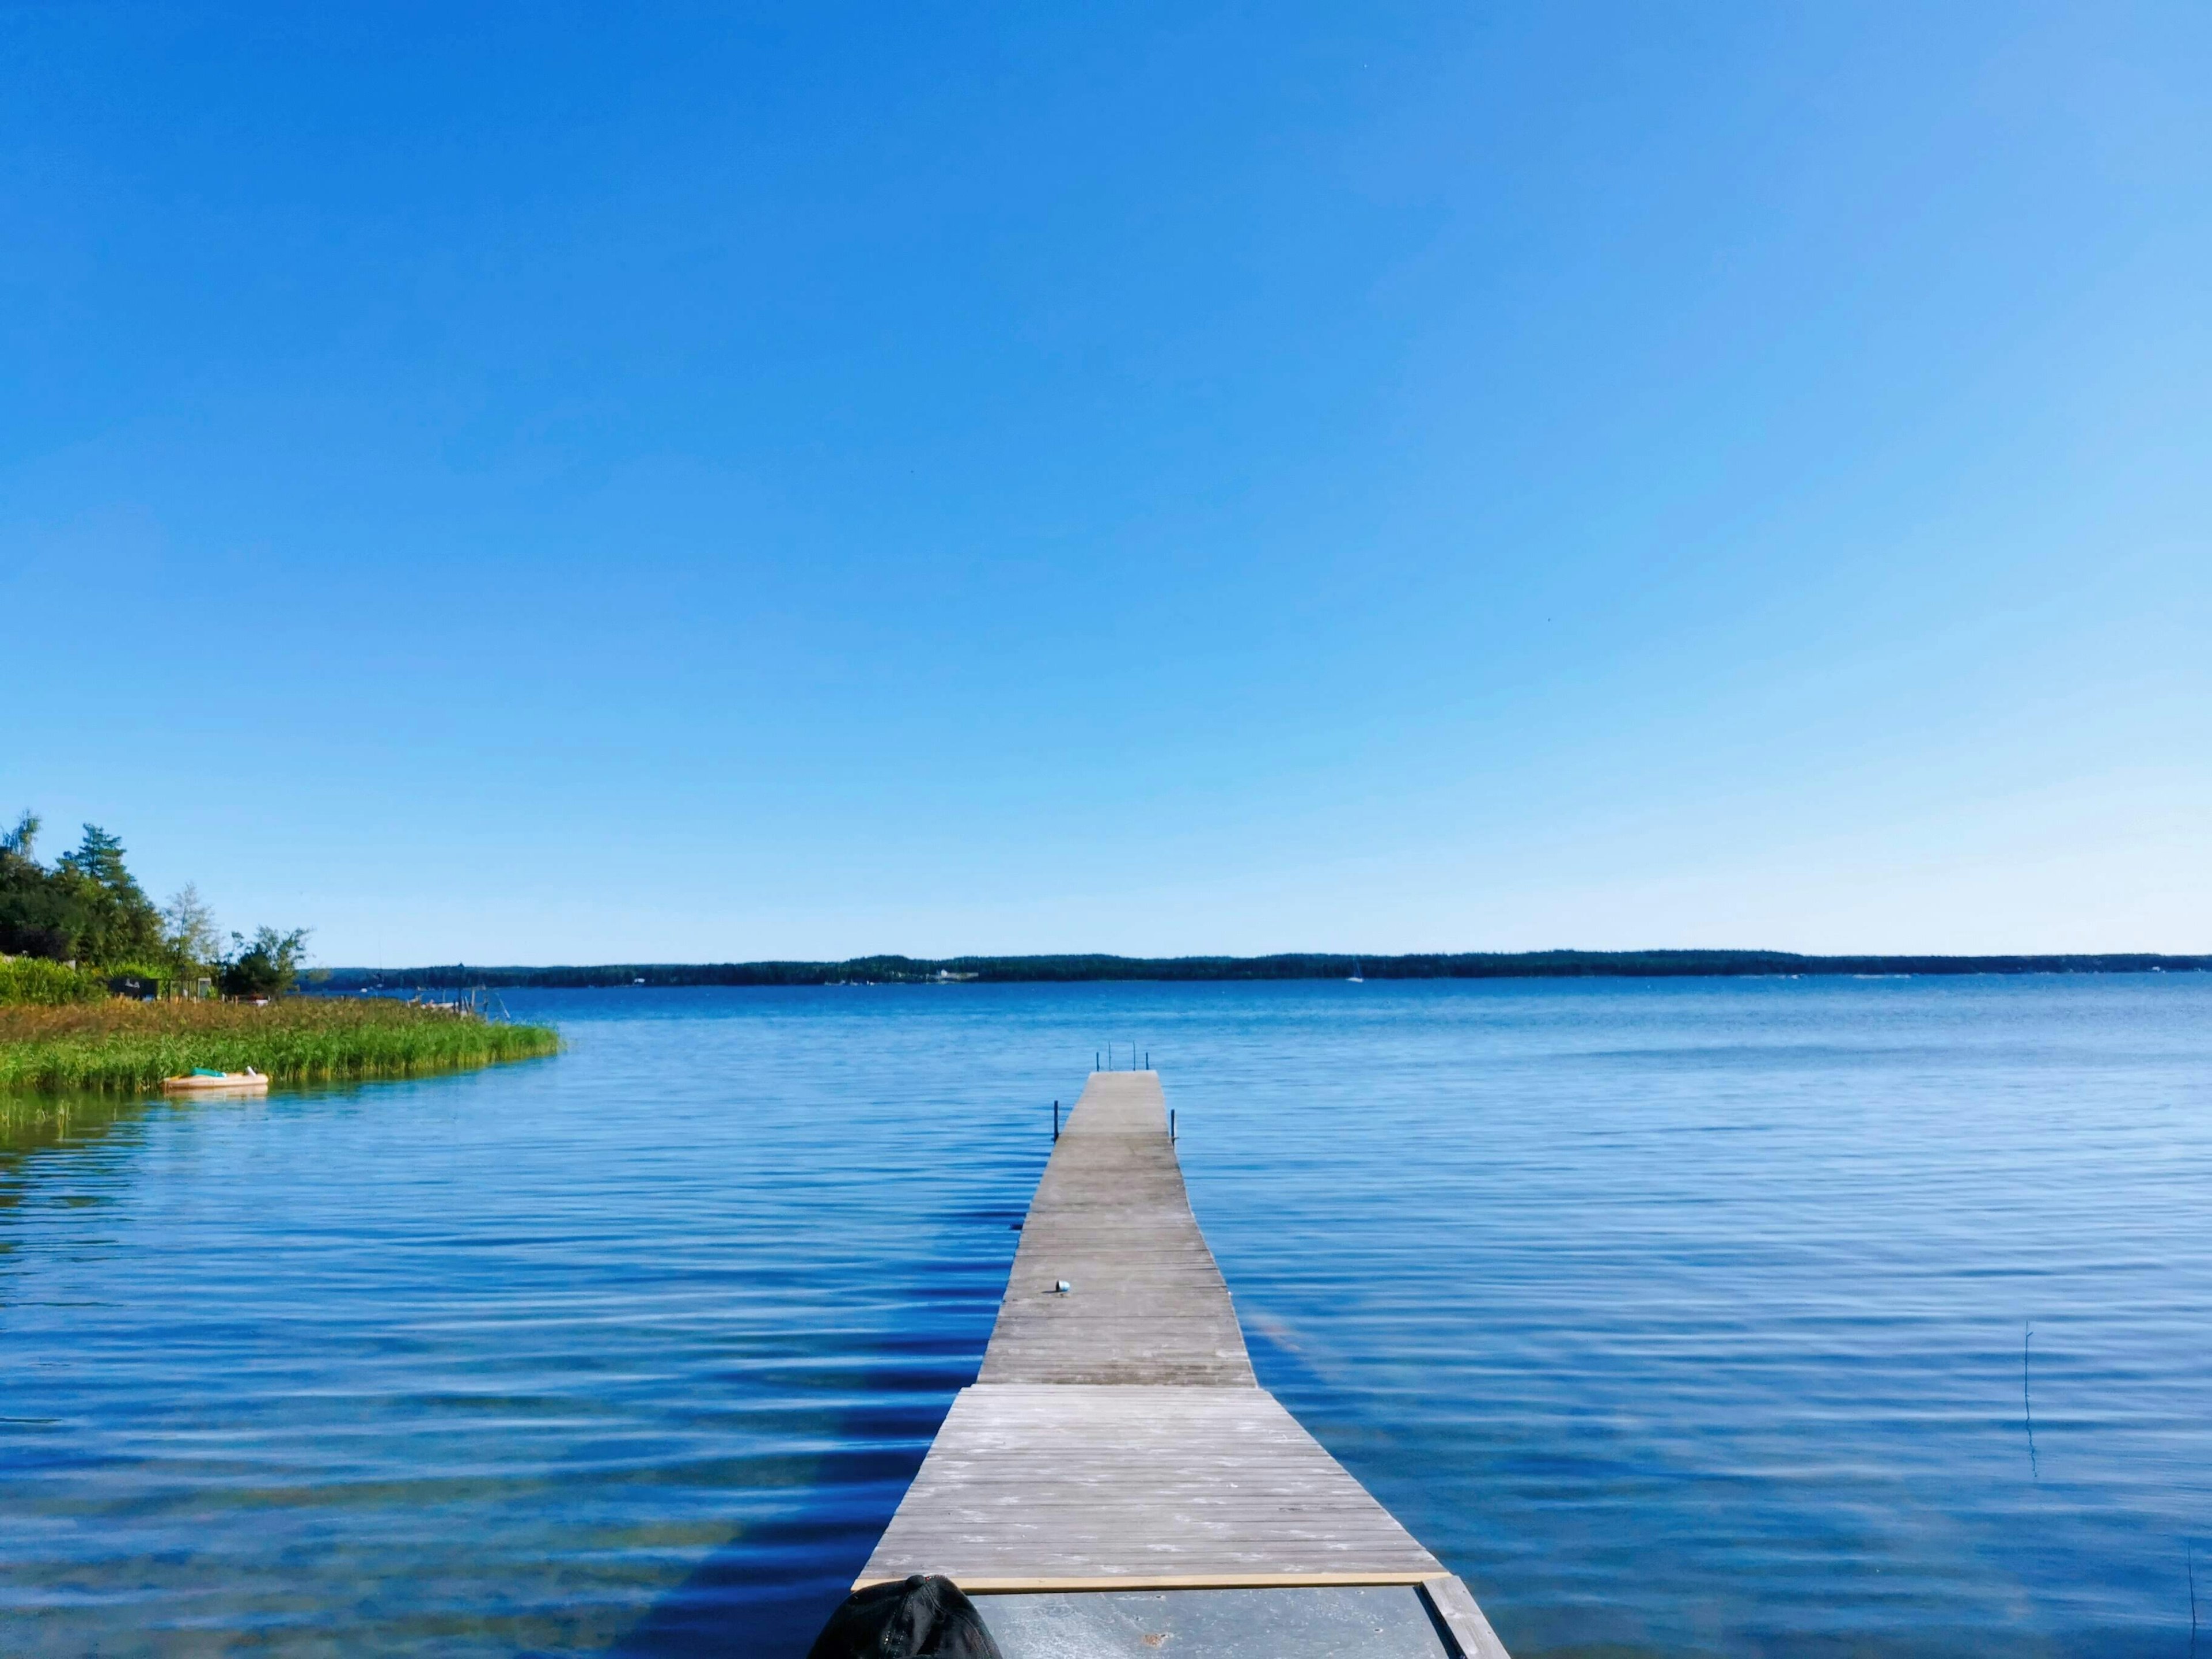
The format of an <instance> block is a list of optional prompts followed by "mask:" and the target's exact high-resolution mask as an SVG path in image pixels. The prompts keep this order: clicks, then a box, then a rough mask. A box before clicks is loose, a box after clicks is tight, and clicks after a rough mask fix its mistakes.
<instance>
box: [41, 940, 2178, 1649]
mask: <svg viewBox="0 0 2212 1659" xmlns="http://www.w3.org/2000/svg"><path fill="white" fill-rule="evenodd" d="M508 1001H509V1003H510V1005H511V1006H513V1009H514V1011H515V1012H516V1013H517V1014H518V1015H519V1016H532V1017H542V1018H550V1019H552V1020H554V1021H556V1022H557V1023H558V1024H560V1025H561V1026H562V1028H563V1030H564V1031H565V1032H566V1034H567V1036H568V1041H569V1043H570V1048H569V1051H568V1053H567V1054H564V1055H562V1057H561V1058H559V1059H557V1060H549V1061H541V1062H533V1063H531V1064H528V1065H524V1066H515V1067H512V1068H508V1069H505V1070H501V1071H495V1072H491V1073H481V1074H478V1075H475V1076H470V1077H461V1078H449V1079H436V1080H431V1081H426V1082H422V1083H415V1084H397V1085H374V1086H370V1087H365V1088H353V1089H331V1090H323V1091H300V1092H294V1093H278V1094H276V1095H275V1096H272V1097H270V1099H269V1100H268V1101H267V1102H266V1103H251V1104H245V1103H212V1102H209V1103H197V1104H190V1105H180V1106H174V1107H172V1106H167V1105H164V1104H161V1103H134V1104H130V1105H126V1106H116V1105H108V1106H104V1107H103V1106H100V1105H98V1104H85V1105H82V1106H78V1107H75V1108H72V1109H70V1111H69V1112H68V1113H67V1115H65V1116H64V1117H62V1118H59V1119H57V1118H55V1117H54V1116H52V1115H25V1114H23V1113H22V1112H21V1111H20V1110H18V1111H16V1112H15V1115H13V1116H12V1117H6V1116H4V1115H0V1133H4V1134H5V1136H7V1137H8V1138H7V1139H0V1148H4V1150H0V1651H5V1652H6V1653H9V1654H10V1655H72V1656H74V1655H80V1654H90V1653H99V1654H101V1655H106V1656H124V1655H134V1654H162V1655H202V1654H218V1653H221V1654H231V1653H240V1652H252V1653H255V1654H263V1653H269V1654H280V1655H285V1656H301V1655H337V1654H341V1653H343V1654H349V1655H355V1654H366V1653H376V1654H401V1655H429V1654H435V1655H441V1656H447V1655H453V1656H459V1655H468V1656H476V1655H501V1656H513V1655H523V1654H533V1655H535V1654H619V1655H629V1656H649V1655H690V1654H709V1653H724V1652H730V1653H745V1654H759V1655H765V1656H771V1659H773V1656H775V1655H778V1654H792V1655H797V1654H800V1653H803V1651H804V1650H805V1645H806V1643H807V1641H808V1640H809V1639H810V1638H811V1635H812V1633H813V1632H814V1630H815V1628H816V1627H817V1626H818V1624H819V1622H820V1620H821V1619H822V1618H823V1615H824V1614H825V1613H826V1612H827V1610H828V1609H829V1607H830V1606H831V1605H832V1604H833V1603H834V1602H835V1601H836V1599H837V1598H838V1596H839V1595H840V1594H842V1588H843V1586H844V1585H845V1584H846V1583H848V1581H849V1579H850V1578H851V1577H852V1575H853V1573H854V1571H855V1570H856V1569H857V1568H858V1567H859V1565H860V1562H861V1561H862V1560H863V1559H865V1557H866V1554H867V1552H868V1547H869V1546H870V1544H871V1543H872V1541H873V1539H874V1537H875V1534H877V1532H878V1530H879V1529H880V1528H881V1527H882V1525H883V1523H884V1521H885V1520H886V1519H887V1518H888V1516H889V1515H890V1510H891V1509H892V1507H893V1506H894V1505H895V1504H896V1502H897V1500H898V1498H899V1495H900V1493H901V1492H902V1490H903V1489H904V1486H905V1484H906V1482H907V1480H908V1478H909V1477H910V1476H911V1475H912V1474H913V1472H914V1469H915V1467H916V1465H917V1464H918V1463H919V1462H920V1460H921V1455H922V1452H923V1450H924V1449H926V1447H927V1443H928V1441H929V1438H930V1437H931V1435H932V1433H933V1431H934V1428H935V1426H936V1424H937V1422H938V1420H939V1419H940V1417H941V1416H942V1415H943V1413H944V1412H945V1407H946V1406H947V1404H948V1403H949V1401H950V1400H951V1395H952V1393H953V1391H954V1390H955V1389H957V1388H959V1387H960V1386H961V1385H963V1383H966V1382H968V1381H969V1380H970V1379H971V1378H972V1376H973V1375H974V1372H975V1366H976V1364H977V1362H978V1359H979V1358H980V1356H981V1352H982V1348H983V1344H984V1342H985V1340H986V1339H987V1336H988V1334H989V1331H990V1325H991V1319H992V1316H993V1313H994V1310H995V1306H996V1303H997V1299H998V1296H999V1293H1000V1289H1001V1287H1002V1285H1003V1283H1004V1279H1005V1274H1006V1267H1007V1265H1008V1263H1009V1261H1011V1260H1012V1251H1013V1245H1014V1243H1015V1237H1016V1236H1015V1234H1014V1233H1013V1231H1011V1224H1012V1222H1013V1221H1014V1220H1016V1219H1018V1218H1019V1217H1020V1215H1021V1213H1022V1212H1023V1210H1024V1207H1025V1206H1026V1205H1027V1203H1028V1200H1029V1196H1030V1190H1031V1188H1032V1187H1033V1186H1034V1184H1035V1182H1036V1176H1037V1174H1038V1171H1039V1170H1041V1169H1042V1165H1043V1162H1044V1158H1045V1157H1046V1154H1047V1152H1048V1149H1049V1145H1050V1118H1051V1102H1052V1100H1053V1099H1054V1097H1055V1096H1056V1097H1060V1099H1061V1100H1063V1101H1068V1102H1072V1101H1073V1098H1074V1097H1075V1095H1076V1094H1077V1093H1078V1092H1079V1090H1080V1089H1081V1087H1082V1084H1083V1078H1084V1073H1085V1072H1086V1071H1088V1070H1089V1068H1090V1066H1091V1057H1092V1054H1093V1053H1094V1051H1095V1050H1097V1049H1099V1048H1103V1046H1104V1045H1105V1044H1106V1042H1108V1041H1109V1039H1110V1040H1113V1041H1115V1042H1119V1043H1121V1045H1122V1051H1123V1054H1124V1055H1125V1056H1126V1054H1127V1046H1128V1045H1129V1044H1130V1043H1131V1042H1133V1043H1134V1044H1135V1045H1136V1047H1137V1048H1138V1050H1139V1052H1140V1053H1141V1052H1142V1051H1144V1050H1146V1049H1149V1051H1150V1054H1151V1057H1152V1060H1153V1062H1154V1063H1155V1064H1156V1065H1157V1066H1158V1067H1159V1068H1160V1070H1161V1072H1162V1073H1163V1077H1164V1082H1165V1085H1166V1086H1167V1090H1168V1095H1169V1099H1170V1103H1172V1104H1173V1105H1175V1106H1176V1109H1177V1113H1178V1122H1179V1126H1180V1128H1181V1131H1182V1157H1183V1163H1184V1167H1185V1170H1186V1171H1187V1173H1188V1179H1189V1184H1190V1189H1191V1195H1192V1200H1193V1202H1194V1206H1195V1207H1196V1209H1197V1212H1198V1216H1199V1219H1200V1222H1201V1224H1203V1225H1204V1226H1205V1228H1206V1233H1207V1236H1208V1237H1209V1239H1210V1240H1211V1242H1212V1245H1213V1248H1214V1250H1215V1253H1216V1255H1218V1257H1219V1259H1220V1261H1221V1265H1222V1267H1223V1270H1224V1271H1225V1273H1226V1274H1227V1277H1228V1279H1229V1283H1230V1285H1231V1289H1232V1290H1233V1291H1235V1293H1236V1296H1237V1304H1238V1307H1239V1310H1240V1311H1241V1312H1242V1314H1243V1318H1244V1321H1245V1324H1246V1328H1247V1331H1248V1334H1249V1339H1250V1343H1251V1347H1252V1352H1253V1358H1254V1361H1255V1364H1257V1366H1258V1368H1259V1371H1260V1376H1261V1381H1262V1383H1265V1384H1266V1385H1267V1387H1269V1388H1271V1389H1273V1390H1275V1392H1276V1393H1277V1394H1278V1395H1280V1397H1281V1398H1282V1400H1283V1401H1284V1402H1285V1404H1286V1405H1287V1406H1289V1407H1290V1408H1291V1410H1292V1411H1293V1412H1295V1413H1297V1415H1298V1416H1299V1417H1300V1418H1301V1419H1304V1422H1305V1424H1306V1425H1307V1426H1308V1427H1310V1429H1311V1430H1312V1431H1314V1433H1315V1434H1316V1435H1317V1436H1318V1437H1320V1439H1321V1440H1322V1443H1324V1444H1326V1445H1327V1446H1328V1448H1329V1449H1331V1450H1332V1451H1334V1453H1335V1454H1336V1455H1338V1456H1339V1457H1340V1459H1341V1460H1342V1461H1343V1462H1345V1463H1346V1464H1347V1465H1348V1466H1349V1467H1350V1468H1352V1471H1353V1473H1354V1474H1357V1475H1358V1476H1359V1477H1360V1478H1361V1479H1362V1480H1364V1481H1365V1482H1366V1484H1367V1485H1368V1486H1370V1489H1372V1490H1373V1491H1374V1492H1375V1493H1376V1495H1377V1496H1378V1497H1379V1498H1382V1499H1383V1502H1384V1503H1385V1504H1389V1506H1390V1507H1391V1508H1392V1509H1393V1510H1395V1512H1396V1513H1397V1514H1398V1516H1400V1518H1401V1519H1402V1520H1403V1521H1404V1522H1406V1523H1407V1526H1408V1527H1409V1528H1411V1529H1412V1530H1413V1533H1414V1534H1415V1535H1417V1536H1418V1537H1419V1538H1420V1539H1421V1540H1422V1541H1424V1542H1425V1543H1426V1544H1427V1545H1429V1546H1430V1547H1431V1548H1432V1549H1434V1550H1435V1551H1436V1553H1437V1554H1439V1555H1440V1556H1442V1557H1443V1559H1444V1560H1445V1561H1446V1562H1447V1563H1448V1564H1449V1565H1451V1566H1452V1567H1453V1568H1455V1570H1456V1571H1459V1572H1460V1573H1461V1574H1462V1575H1463V1576H1464V1577H1466V1579H1467V1580H1468V1583H1470V1584H1471V1585H1472V1586H1473V1587H1474V1590H1475V1592H1476V1594H1477V1595H1478V1596H1479V1597H1480V1600H1481V1601H1482V1602H1483V1604H1484V1607H1486V1610H1487V1611H1488V1613H1489V1614H1490V1617H1491V1619H1492V1622H1493V1623H1495V1624H1496V1626H1498V1631H1499V1632H1500V1634H1501V1635H1502V1636H1503V1637H1504V1639H1505V1640H1506V1642H1507V1643H1508V1644H1509V1645H1510V1647H1511V1648H1512V1649H1513V1650H1514V1652H1515V1653H1516V1656H1520V1659H1535V1656H1539V1655H1544V1654H1583V1655H1589V1656H1598V1655H1603V1656H1607V1659H1630V1656H1640V1655H1647V1654H1651V1655H1656V1654H1668V1655H1705V1654H1731V1655H1767V1654H1773V1655H1780V1654H1790V1655H1831V1654H1832V1655H1837V1656H1842V1655H1846V1654H1848V1655H1853V1656H1924V1655H1939V1654H1941V1655H1963V1654H1980V1653H1987V1652H2000V1651H2001V1652H2005V1653H2008V1654H2027V1655H2041V1654H2049V1655H2054V1656H2055V1655H2058V1654H2062V1653H2063V1654H2067V1655H2069V1656H2075V1655H2081V1654H2090V1653H2093V1654H2098V1655H2115V1656H2133V1655H2146V1656H2148V1655H2159V1656H2172V1659H2182V1656H2185V1655H2187V1654H2189V1653H2190V1652H2191V1645H2190V1644H2191V1633H2190V1617H2191V1589H2190V1582H2189V1574H2190V1571H2191V1565H2190V1556H2189V1550H2190V1547H2191V1546H2190V1544H2189V1542H2188V1541H2190V1540H2191V1539H2195V1540H2197V1541H2199V1547H2198V1548H2197V1554H2198V1555H2199V1556H2202V1557H2205V1558H2207V1559H2202V1560H2199V1561H2198V1562H2197V1566H2196V1572H2197V1578H2198V1580H2199V1581H2200V1583H2199V1588H2198V1590H2197V1595H2198V1596H2199V1597H2200V1598H2201V1600H2202V1602H2203V1607H2204V1609H2205V1611H2204V1613H2203V1614H2202V1615H2201V1620H2202V1623H2203V1626H2204V1630H2203V1638H2202V1639H2203V1642H2204V1644H2205V1647H2206V1651H2207V1653H2208V1654H2212V976H2202V975H2173V976H2166V977H2160V976H2142V977H2136V976H2127V977H2111V978H2024V979H1971V980H1928V979H1915V980H1879V981H1827V980H1807V981H1788V980H1751V981H1583V982H1575V981H1511V982H1495V983H1473V984H1464V983H1463V984H1452V983H1433V982H1431V983H1413V984H1389V983H1384V982H1381V981H1375V982H1370V983H1368V984H1366V985H1364V986H1361V985H1345V984H1289V985H1263V986H1231V985H1200V986H1178V987H1167V986H1096V987H1094V986H1079V987H1048V986H1014V987H979V986H968V987H948V988H935V987H898V988H893V987H877V988H872V989H860V988H854V989H820V990H793V991H766V990H727V991H720V990H699V991H670V992H660V991H644V990H629V991H605V992H585V993H575V994H539V995H529V994H510V995H509V997H508ZM5 1111H6V1109H0V1114H4V1113H5ZM2030 1328H2032V1334H2031V1332H2030ZM2024 1339H2025V1340H2024Z"/></svg>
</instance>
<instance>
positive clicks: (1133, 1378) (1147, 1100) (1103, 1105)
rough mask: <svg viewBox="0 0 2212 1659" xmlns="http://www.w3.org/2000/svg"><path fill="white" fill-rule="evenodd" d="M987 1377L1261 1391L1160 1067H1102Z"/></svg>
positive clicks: (1044, 1187)
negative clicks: (1175, 1130)
mask: <svg viewBox="0 0 2212 1659" xmlns="http://www.w3.org/2000/svg"><path fill="white" fill-rule="evenodd" d="M1062 1280H1065V1281H1066V1282H1067V1283H1068V1284H1070V1285H1073V1287H1074V1288H1073V1291H1070V1292H1068V1293H1067V1294H1066V1295H1062V1294H1060V1293H1059V1291H1057V1290H1056V1289H1055V1286H1056V1285H1058V1284H1059V1283H1060V1282H1061V1281H1062ZM977 1380H978V1381H980V1382H983V1383H1182V1384H1216V1385H1222V1386H1230V1387H1237V1386H1242V1387H1248V1388H1249V1387H1256V1386H1257V1383H1258V1380H1257V1379H1256V1378H1255V1376H1253V1374H1252V1361H1251V1358H1250V1356H1249V1354H1248V1353H1247V1352H1245V1348H1244V1333H1243V1328H1242V1327H1240V1326H1239V1325H1238V1324H1237V1311H1236V1309H1235V1307H1234V1306H1233V1305H1232V1304H1231V1301H1230V1298H1229V1287H1228V1285H1226V1284H1225V1283H1224V1282H1223V1280H1222V1277H1221V1269H1220V1267H1218V1266H1217V1265H1216V1264H1215V1262H1214V1260H1213V1252H1212V1250H1210V1249H1207V1248H1206V1235H1205V1234H1204V1233H1202V1232H1200V1231H1199V1226H1198V1220H1197V1218H1196V1217H1194V1216H1193V1215H1192V1213H1191V1209H1190V1199H1189V1196H1188V1194H1187V1193H1186V1192H1185V1190H1184V1188H1183V1182H1182V1166H1181V1165H1179V1164H1177V1163H1176V1155H1175V1147H1174V1145H1173V1143H1172V1142H1171V1141H1170V1139H1169V1138H1168V1119H1167V1106H1166V1101H1165V1097H1164V1095H1163V1094H1162V1092H1161V1090H1160V1081H1159V1076H1158V1073H1154V1072H1097V1073H1092V1074H1091V1080H1090V1083H1089V1085H1087V1086H1086V1087H1085V1089H1084V1091H1083V1096H1082V1098H1081V1099H1079V1100H1078V1101H1077V1102H1076V1103H1075V1110H1074V1113H1073V1115H1072V1116H1071V1117H1070V1118H1069V1119H1068V1121H1067V1124H1066V1127H1065V1128H1064V1129H1063V1130H1062V1131H1061V1133H1060V1141H1059V1144H1058V1145H1057V1146H1054V1148H1053V1152H1052V1157H1051V1158H1050V1160H1049V1161H1048V1163H1047V1164H1046V1165H1045V1170H1044V1175H1043V1176H1042V1179H1041V1180H1040V1181H1039V1182H1038V1183H1037V1189H1036V1197H1035V1198H1034V1199H1033V1200H1031V1202H1030V1209H1029V1216H1028V1219H1027V1220H1026V1221H1024V1224H1023V1227H1022V1242H1021V1243H1020V1245H1019V1247H1018V1249H1016V1251H1015V1253H1014V1266H1013V1271H1012V1274H1011V1275H1010V1276H1009V1278H1008V1279H1007V1282H1006V1299H1005V1300H1004V1301H1003V1302H1001V1303H1000V1305H999V1318H998V1322H997V1324H996V1325H995V1326H994V1328H993V1329H992V1332H991V1343H990V1346H989V1347H988V1348H987V1350H986V1351H985V1352H984V1356H983V1368H982V1372H981V1376H980V1377H979V1378H978V1379H977Z"/></svg>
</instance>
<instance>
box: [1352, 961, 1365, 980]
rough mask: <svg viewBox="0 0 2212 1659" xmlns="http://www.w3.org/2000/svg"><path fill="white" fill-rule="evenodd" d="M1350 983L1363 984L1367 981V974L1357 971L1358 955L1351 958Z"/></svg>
mask: <svg viewBox="0 0 2212 1659" xmlns="http://www.w3.org/2000/svg"><path fill="white" fill-rule="evenodd" d="M1351 983H1352V984H1354V985H1364V984H1366V983H1367V975H1364V974H1363V973H1361V972H1360V971H1359V958H1358V957H1352V974H1351Z"/></svg>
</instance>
